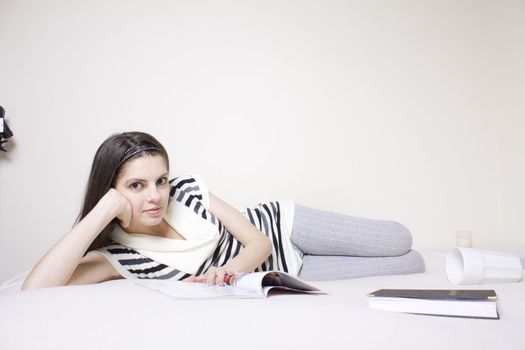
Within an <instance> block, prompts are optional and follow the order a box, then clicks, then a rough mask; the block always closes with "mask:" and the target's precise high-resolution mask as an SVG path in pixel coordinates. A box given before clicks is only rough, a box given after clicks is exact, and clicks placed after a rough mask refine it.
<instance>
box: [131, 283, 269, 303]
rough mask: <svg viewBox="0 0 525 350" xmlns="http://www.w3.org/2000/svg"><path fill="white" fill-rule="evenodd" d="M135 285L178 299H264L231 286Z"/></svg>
mask: <svg viewBox="0 0 525 350" xmlns="http://www.w3.org/2000/svg"><path fill="white" fill-rule="evenodd" d="M136 284H137V285H139V286H142V287H145V288H148V289H151V290H155V291H158V292H160V293H163V294H166V295H169V296H171V297H174V298H180V299H214V298H264V295H263V294H261V293H254V292H253V291H250V290H244V289H242V288H237V287H233V286H228V285H224V286H219V285H213V286H209V285H208V284H206V283H200V282H181V281H160V280H148V281H139V282H136Z"/></svg>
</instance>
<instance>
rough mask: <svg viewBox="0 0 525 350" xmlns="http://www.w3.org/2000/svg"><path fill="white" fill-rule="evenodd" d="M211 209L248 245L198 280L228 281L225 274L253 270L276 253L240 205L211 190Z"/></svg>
mask: <svg viewBox="0 0 525 350" xmlns="http://www.w3.org/2000/svg"><path fill="white" fill-rule="evenodd" d="M209 210H210V211H211V212H212V214H213V215H215V216H216V217H217V218H218V219H219V220H220V221H221V222H222V224H223V225H224V226H225V227H226V229H227V230H228V232H230V233H231V234H232V235H233V236H234V237H235V238H236V239H237V240H238V241H239V242H241V244H242V245H243V246H244V249H243V250H242V251H241V252H240V253H239V255H237V256H236V257H235V258H233V259H231V260H230V261H228V262H227V263H226V264H225V265H224V266H222V267H219V268H210V269H209V270H208V272H207V273H206V274H205V275H204V276H202V277H201V278H196V279H194V280H195V281H207V282H208V284H215V283H217V284H220V285H222V284H224V275H225V274H235V273H237V272H251V271H253V269H255V268H256V267H257V266H259V265H261V263H263V262H264V261H265V260H266V258H268V256H269V255H270V254H271V253H272V243H271V241H270V239H269V238H268V237H267V236H266V235H265V234H264V233H262V232H261V231H259V230H258V229H257V228H256V227H255V226H254V225H253V224H252V223H251V222H250V221H248V219H246V217H245V216H244V215H243V214H242V213H241V212H239V211H238V210H237V209H235V208H234V207H232V206H231V205H229V204H228V203H226V202H224V201H223V200H221V199H220V198H218V197H217V196H215V195H214V194H213V193H210V207H209Z"/></svg>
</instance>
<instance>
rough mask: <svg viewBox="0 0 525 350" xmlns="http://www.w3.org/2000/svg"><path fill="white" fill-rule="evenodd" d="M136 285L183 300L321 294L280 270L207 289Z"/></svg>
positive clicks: (239, 276) (184, 285) (188, 285)
mask: <svg viewBox="0 0 525 350" xmlns="http://www.w3.org/2000/svg"><path fill="white" fill-rule="evenodd" d="M136 284H138V285H140V286H142V287H146V288H149V289H152V290H156V291H158V292H161V293H163V294H167V295H169V296H172V297H175V298H183V299H211V298H266V297H267V296H268V293H269V292H270V291H272V290H278V291H281V292H295V293H309V294H324V292H322V291H321V290H319V289H318V288H316V287H313V286H311V285H309V284H307V283H305V282H303V281H301V280H300V279H298V278H297V277H293V276H291V275H290V274H288V273H286V272H281V271H265V272H250V273H243V274H236V275H234V276H233V278H232V279H231V281H230V283H229V284H227V285H224V286H218V285H213V286H209V285H208V284H206V283H199V282H184V281H166V280H141V281H139V282H136Z"/></svg>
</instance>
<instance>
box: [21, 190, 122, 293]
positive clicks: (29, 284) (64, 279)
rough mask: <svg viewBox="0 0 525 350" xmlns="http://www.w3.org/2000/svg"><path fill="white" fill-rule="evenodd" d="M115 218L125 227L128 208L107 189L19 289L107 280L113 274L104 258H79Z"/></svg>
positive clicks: (117, 195)
mask: <svg viewBox="0 0 525 350" xmlns="http://www.w3.org/2000/svg"><path fill="white" fill-rule="evenodd" d="M115 217H118V218H119V219H120V220H121V222H122V223H123V224H124V225H128V224H129V221H130V220H131V205H130V203H129V202H128V201H127V199H126V198H125V197H124V196H122V195H121V194H120V193H119V192H118V191H116V190H114V189H111V190H110V191H108V193H106V194H105V195H104V197H102V199H101V200H100V201H99V202H98V203H97V205H96V206H95V207H94V208H93V210H91V212H90V213H89V214H88V215H86V217H84V218H83V219H82V220H81V221H80V222H79V223H77V224H76V225H75V226H74V227H73V229H72V230H71V231H70V232H69V233H67V234H66V235H65V236H64V237H63V238H62V239H60V240H59V241H58V242H57V243H56V244H55V245H54V246H53V247H52V248H51V249H50V250H49V251H48V252H47V254H46V255H44V257H42V259H40V261H39V262H38V263H37V264H36V265H35V266H34V267H33V269H32V270H31V272H30V273H29V275H28V276H27V278H26V280H25V281H24V284H23V285H22V290H26V289H31V288H42V287H53V286H63V285H66V284H69V283H70V282H71V283H72V284H78V283H83V282H84V283H96V282H100V281H103V280H106V279H110V277H112V275H114V274H115V271H114V269H113V270H112V269H110V268H108V263H107V262H105V261H104V260H105V258H103V257H95V254H89V253H88V254H87V255H86V256H85V257H84V258H83V257H82V256H83V255H84V253H85V251H86V250H87V248H88V247H89V245H90V244H91V243H92V242H93V241H94V240H95V238H96V237H97V236H98V234H99V233H100V232H101V231H102V230H103V229H104V227H106V226H107V225H108V224H109V223H110V222H111V220H113V219H114V218H115ZM101 259H102V260H101Z"/></svg>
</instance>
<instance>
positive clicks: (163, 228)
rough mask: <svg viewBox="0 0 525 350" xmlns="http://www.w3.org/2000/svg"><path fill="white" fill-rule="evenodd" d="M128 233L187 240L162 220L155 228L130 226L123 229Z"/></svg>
mask: <svg viewBox="0 0 525 350" xmlns="http://www.w3.org/2000/svg"><path fill="white" fill-rule="evenodd" d="M123 230H124V231H126V232H127V233H140V234H144V235H150V236H157V237H165V238H175V239H185V238H184V237H183V236H182V235H181V234H179V233H178V232H177V231H176V230H175V229H174V228H173V227H171V226H170V224H168V222H167V221H166V220H162V221H161V222H160V223H159V224H157V225H155V226H143V227H135V226H130V227H127V228H123Z"/></svg>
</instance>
